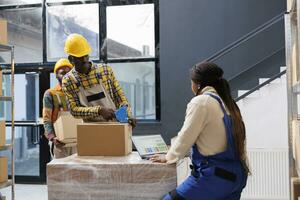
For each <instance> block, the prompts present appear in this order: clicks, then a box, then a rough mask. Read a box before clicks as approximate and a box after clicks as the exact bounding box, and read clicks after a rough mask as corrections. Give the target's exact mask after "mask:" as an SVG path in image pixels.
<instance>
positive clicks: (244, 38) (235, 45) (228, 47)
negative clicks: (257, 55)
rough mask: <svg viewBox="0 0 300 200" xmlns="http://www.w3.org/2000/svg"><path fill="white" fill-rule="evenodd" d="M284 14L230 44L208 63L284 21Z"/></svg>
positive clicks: (210, 58) (214, 55)
mask: <svg viewBox="0 0 300 200" xmlns="http://www.w3.org/2000/svg"><path fill="white" fill-rule="evenodd" d="M284 14H285V12H282V13H280V14H279V15H277V16H275V17H274V18H272V19H270V20H269V21H267V22H266V23H264V24H262V25H260V26H259V27H257V28H255V29H254V30H252V31H250V32H249V33H247V34H246V35H244V36H242V37H241V38H239V39H238V40H236V41H234V42H233V43H231V44H229V45H228V46H226V47H224V48H223V49H221V50H220V51H218V52H217V53H215V54H213V55H212V56H210V57H209V58H207V59H206V61H209V62H213V61H215V60H217V59H219V58H220V57H222V56H224V55H225V54H227V53H229V52H231V51H232V50H233V49H235V48H237V47H238V46H240V45H241V44H243V43H244V42H246V41H248V40H250V39H251V38H253V37H254V36H256V35H257V34H258V33H260V32H262V31H264V30H266V29H268V28H269V27H271V26H272V25H273V24H275V23H277V22H279V21H280V20H282V19H283V18H284Z"/></svg>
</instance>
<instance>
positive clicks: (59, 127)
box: [54, 112, 82, 143]
mask: <svg viewBox="0 0 300 200" xmlns="http://www.w3.org/2000/svg"><path fill="white" fill-rule="evenodd" d="M78 123H82V119H76V118H74V117H73V116H72V115H71V114H70V113H69V112H60V113H59V117H58V119H57V120H56V122H55V123H54V130H55V134H56V136H57V137H58V139H59V140H60V141H62V142H64V143H74V142H76V141H77V124H78Z"/></svg>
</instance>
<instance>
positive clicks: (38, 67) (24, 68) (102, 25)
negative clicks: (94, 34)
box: [0, 0, 161, 122]
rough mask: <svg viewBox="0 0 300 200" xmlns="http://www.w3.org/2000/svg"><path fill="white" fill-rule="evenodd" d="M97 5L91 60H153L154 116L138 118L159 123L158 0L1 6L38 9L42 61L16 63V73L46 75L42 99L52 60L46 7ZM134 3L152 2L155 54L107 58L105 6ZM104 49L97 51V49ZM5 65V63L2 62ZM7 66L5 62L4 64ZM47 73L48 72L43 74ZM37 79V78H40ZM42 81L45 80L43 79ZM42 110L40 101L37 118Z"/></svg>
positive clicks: (111, 61) (61, 2) (3, 8)
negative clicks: (95, 42) (94, 48)
mask: <svg viewBox="0 0 300 200" xmlns="http://www.w3.org/2000/svg"><path fill="white" fill-rule="evenodd" d="M95 3H97V4H98V9H99V38H98V39H99V45H98V46H99V49H98V51H99V56H98V59H92V61H93V62H96V63H135V62H154V63H155V112H156V117H155V119H154V120H150V119H139V121H146V122H149V121H150V122H151V121H154V122H159V121H160V120H161V101H160V67H159V0H126V1H124V0H102V1H101V0H86V1H75V0H74V1H63V0H61V1H58V2H48V1H47V0H42V3H31V4H30V3H28V4H21V5H18V4H17V3H15V4H10V5H1V6H0V11H1V10H8V9H24V8H42V49H43V52H42V62H39V63H16V64H15V66H16V72H19V73H25V72H28V71H38V72H39V73H40V76H43V78H46V77H48V78H47V81H48V82H49V83H46V81H42V82H40V86H39V87H40V99H39V100H40V102H42V97H43V93H44V92H45V90H46V89H47V88H48V87H49V85H50V78H49V77H50V72H51V71H52V68H53V65H54V64H55V62H52V61H48V60H47V7H51V6H61V5H66V6H67V5H80V4H95ZM138 4H154V46H155V55H154V57H147V58H144V57H137V58H117V59H116V58H108V56H107V46H104V45H105V43H104V41H105V39H106V36H107V18H106V17H107V15H106V8H107V7H109V6H122V5H124V6H126V5H138ZM102 48H103V49H104V51H101V49H102ZM3 65H6V64H3ZM7 65H8V64H7ZM47 73H48V75H47ZM40 78H41V77H40ZM43 80H45V79H43ZM41 111H42V104H40V112H39V113H40V117H41V114H42V113H41Z"/></svg>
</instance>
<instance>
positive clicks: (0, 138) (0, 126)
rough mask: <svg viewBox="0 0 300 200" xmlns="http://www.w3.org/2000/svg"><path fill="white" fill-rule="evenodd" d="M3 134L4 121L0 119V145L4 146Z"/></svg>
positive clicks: (4, 132) (4, 134) (4, 133)
mask: <svg viewBox="0 0 300 200" xmlns="http://www.w3.org/2000/svg"><path fill="white" fill-rule="evenodd" d="M5 136H6V131H5V121H1V120H0V147H1V146H4V145H5V143H6V141H5V138H6V137H5Z"/></svg>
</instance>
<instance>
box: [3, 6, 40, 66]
mask: <svg viewBox="0 0 300 200" xmlns="http://www.w3.org/2000/svg"><path fill="white" fill-rule="evenodd" d="M0 18H4V19H6V20H7V26H8V27H7V35H8V43H9V44H10V45H14V46H15V61H16V62H17V63H26V62H27V63H28V62H41V61H42V58H43V50H42V38H43V37H42V9H41V8H27V9H9V10H2V11H1V12H0ZM1 55H2V54H1ZM2 59H4V60H5V61H6V62H7V63H9V62H10V57H9V56H7V54H6V55H4V56H3V57H2ZM0 60H1V58H0Z"/></svg>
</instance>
